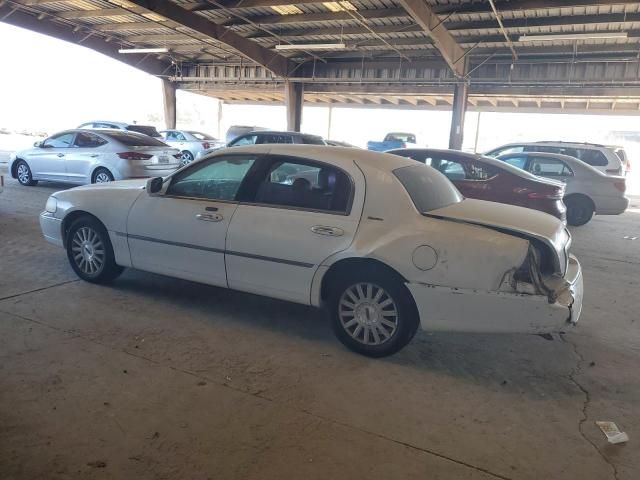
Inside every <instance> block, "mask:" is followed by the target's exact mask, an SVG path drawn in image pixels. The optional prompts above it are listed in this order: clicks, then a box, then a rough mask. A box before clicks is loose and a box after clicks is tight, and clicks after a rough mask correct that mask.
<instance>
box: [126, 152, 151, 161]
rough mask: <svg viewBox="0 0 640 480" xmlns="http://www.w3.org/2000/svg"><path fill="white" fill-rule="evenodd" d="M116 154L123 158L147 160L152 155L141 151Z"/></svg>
mask: <svg viewBox="0 0 640 480" xmlns="http://www.w3.org/2000/svg"><path fill="white" fill-rule="evenodd" d="M118 156H119V157H120V158H122V159H124V160H149V159H150V158H151V157H153V155H149V154H148V153H142V152H120V153H118Z"/></svg>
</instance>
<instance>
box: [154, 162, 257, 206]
mask: <svg viewBox="0 0 640 480" xmlns="http://www.w3.org/2000/svg"><path fill="white" fill-rule="evenodd" d="M254 162H255V157H252V156H247V155H233V156H227V157H223V158H220V157H217V158H212V159H211V160H210V161H205V162H198V163H196V164H193V166H192V167H191V168H187V169H185V170H183V171H181V172H180V173H178V174H177V175H176V176H175V177H173V179H172V180H171V184H170V185H169V188H167V193H166V195H167V196H173V197H189V198H202V199H208V200H228V201H233V200H235V198H236V195H237V193H238V190H239V188H240V185H241V184H242V181H243V180H244V178H245V176H246V175H247V172H248V171H249V169H250V168H251V166H252V165H253V163H254Z"/></svg>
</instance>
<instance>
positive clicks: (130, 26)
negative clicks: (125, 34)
mask: <svg viewBox="0 0 640 480" xmlns="http://www.w3.org/2000/svg"><path fill="white" fill-rule="evenodd" d="M93 28H95V29H96V30H98V31H100V32H121V31H123V30H127V31H128V30H157V29H159V28H165V25H163V24H162V23H156V22H126V23H106V24H104V25H95V26H93Z"/></svg>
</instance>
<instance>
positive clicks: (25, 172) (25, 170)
mask: <svg viewBox="0 0 640 480" xmlns="http://www.w3.org/2000/svg"><path fill="white" fill-rule="evenodd" d="M18 180H20V183H29V182H30V181H31V174H30V173H29V167H27V166H26V165H25V164H24V163H21V164H20V165H18Z"/></svg>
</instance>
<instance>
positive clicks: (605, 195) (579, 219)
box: [497, 152, 629, 226]
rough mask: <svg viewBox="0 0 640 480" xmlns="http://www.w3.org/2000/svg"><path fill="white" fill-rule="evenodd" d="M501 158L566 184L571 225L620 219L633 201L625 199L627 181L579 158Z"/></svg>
mask: <svg viewBox="0 0 640 480" xmlns="http://www.w3.org/2000/svg"><path fill="white" fill-rule="evenodd" d="M497 158H498V160H502V161H503V162H506V163H508V164H510V165H513V166H515V167H518V168H521V169H523V170H526V171H528V172H530V173H533V174H534V175H537V176H538V177H545V178H551V179H553V180H559V181H561V182H562V183H564V184H565V185H566V187H565V194H564V198H563V201H564V203H565V205H566V206H567V223H568V224H569V225H575V226H580V225H584V224H585V223H587V222H589V220H591V217H593V214H594V213H595V214H597V215H620V214H621V213H624V212H625V210H626V209H627V207H628V206H629V199H628V198H626V197H625V191H626V189H627V184H626V178H625V177H622V176H613V175H606V174H604V173H603V172H602V171H601V170H598V169H596V168H594V167H592V166H591V165H588V164H586V163H584V162H583V161H582V160H579V159H577V158H575V157H570V156H568V155H561V154H559V153H539V152H522V153H508V154H505V155H501V156H499V157H497Z"/></svg>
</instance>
